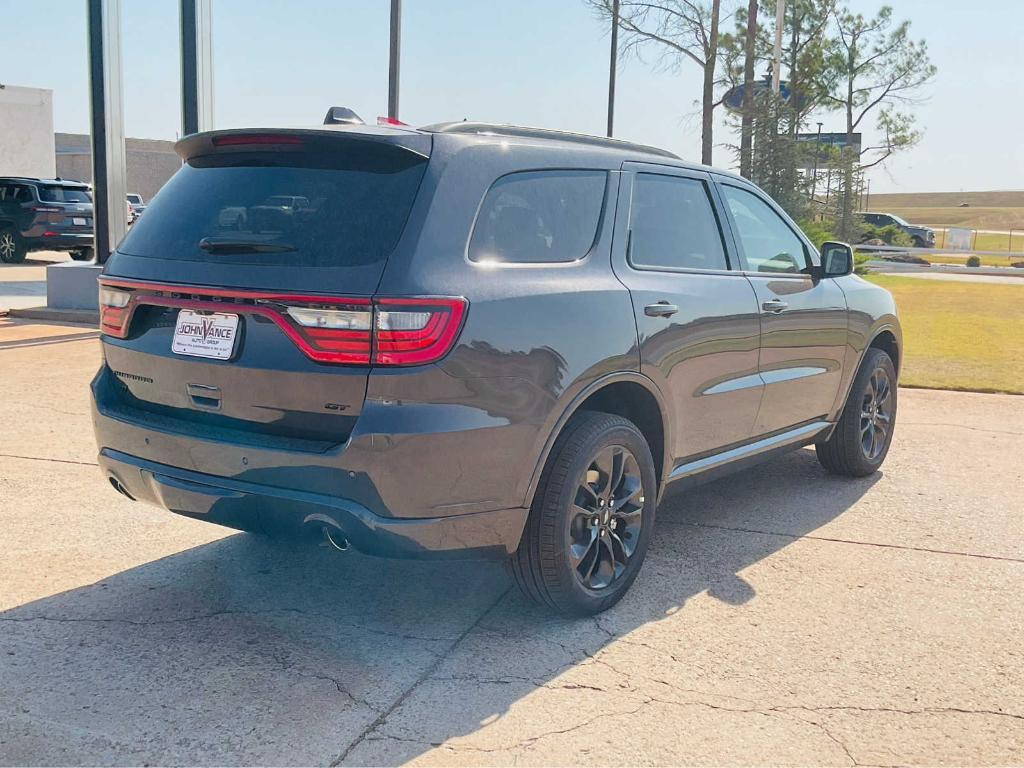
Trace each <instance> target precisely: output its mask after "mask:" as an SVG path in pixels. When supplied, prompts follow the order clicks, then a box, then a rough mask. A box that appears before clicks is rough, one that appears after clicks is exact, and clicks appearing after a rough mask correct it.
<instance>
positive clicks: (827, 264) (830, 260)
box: [821, 241, 853, 277]
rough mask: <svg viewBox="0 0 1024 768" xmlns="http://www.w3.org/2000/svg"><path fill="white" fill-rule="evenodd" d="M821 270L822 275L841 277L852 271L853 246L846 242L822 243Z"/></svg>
mask: <svg viewBox="0 0 1024 768" xmlns="http://www.w3.org/2000/svg"><path fill="white" fill-rule="evenodd" d="M821 272H822V276H823V277H842V276H843V275H848V274H850V273H851V272H853V248H851V247H850V246H849V245H847V244H846V243H837V242H831V241H830V242H827V243H822V244H821Z"/></svg>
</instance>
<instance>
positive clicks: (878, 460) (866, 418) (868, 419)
mask: <svg viewBox="0 0 1024 768" xmlns="http://www.w3.org/2000/svg"><path fill="white" fill-rule="evenodd" d="M883 386H884V391H883ZM895 428H896V367H895V366H894V365H893V363H892V359H891V358H890V357H889V355H888V354H886V353H885V352H884V351H883V350H881V349H875V348H874V347H872V348H870V349H868V351H867V353H866V354H865V355H864V361H863V362H862V363H861V366H860V370H858V371H857V377H856V378H855V379H854V382H853V386H852V387H851V388H850V394H849V396H848V397H847V398H846V405H845V406H844V407H843V412H842V414H840V416H839V421H838V423H837V424H836V427H835V429H834V430H833V431H832V435H831V436H830V437H829V439H828V440H826V441H825V442H823V443H818V444H817V445H815V446H814V447H815V450H816V452H817V454H818V461H819V462H821V465H822V466H823V467H824V468H825V469H827V470H828V471H829V472H831V473H832V474H835V475H845V476H846V477H866V476H867V475H870V474H872V473H874V472H877V471H878V468H879V467H881V466H882V462H884V461H885V457H886V455H887V454H888V453H889V445H890V444H891V443H892V435H893V432H894V430H895Z"/></svg>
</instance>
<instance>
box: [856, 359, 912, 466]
mask: <svg viewBox="0 0 1024 768" xmlns="http://www.w3.org/2000/svg"><path fill="white" fill-rule="evenodd" d="M877 368H883V369H884V370H885V372H886V373H887V374H888V376H889V385H890V387H892V422H891V423H890V424H889V431H888V433H887V434H886V436H885V446H884V447H883V448H882V452H881V453H880V454H878V456H877V458H875V459H874V460H870V459H868V457H867V456H865V455H864V451H863V450H862V449H861V444H860V408H861V403H862V402H863V400H864V393H865V390H866V389H867V385H868V381H869V380H870V378H871V374H873V373H874V372H875V370H876V369H877ZM898 389H899V388H898V387H897V382H896V366H895V365H893V362H892V358H890V357H889V355H887V354H886V353H885V352H884V351H882V350H880V349H876V348H874V347H872V348H871V349H869V350H868V354H867V355H865V357H864V364H863V365H862V366H861V368H860V370H859V371H858V372H857V380H856V381H855V382H854V386H853V390H852V391H851V392H850V397H849V399H848V400H847V404H846V410H845V412H844V413H843V418H844V419H846V420H847V423H846V425H845V426H846V431H847V434H850V435H853V439H854V441H855V443H856V444H855V445H854V446H851V448H852V449H855V450H856V454H855V460H856V462H857V463H858V464H859V467H858V469H860V470H861V471H862V472H864V473H865V474H868V473H870V472H874V471H876V470H877V469H878V468H879V467H881V466H882V464H883V462H885V457H886V456H888V454H889V447H890V446H891V445H892V438H893V435H894V433H895V431H896V418H897V414H898V411H899V399H898V398H899V396H898Z"/></svg>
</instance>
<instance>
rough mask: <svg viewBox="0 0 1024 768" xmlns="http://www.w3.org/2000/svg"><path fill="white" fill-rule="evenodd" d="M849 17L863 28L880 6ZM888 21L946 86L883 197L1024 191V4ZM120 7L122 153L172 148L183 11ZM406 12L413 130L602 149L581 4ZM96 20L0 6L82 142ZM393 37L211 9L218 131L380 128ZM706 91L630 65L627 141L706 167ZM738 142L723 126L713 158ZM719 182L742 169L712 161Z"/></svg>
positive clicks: (259, 3) (284, 13)
mask: <svg viewBox="0 0 1024 768" xmlns="http://www.w3.org/2000/svg"><path fill="white" fill-rule="evenodd" d="M848 3H849V5H850V6H851V7H852V8H853V9H854V10H856V11H860V12H862V13H864V14H871V13H873V12H874V11H876V10H877V8H878V7H879V6H880V5H881V2H880V0H879V1H878V2H872V0H848ZM736 4H737V0H723V7H726V8H731V7H734V6H735V5H736ZM889 4H890V5H892V7H893V9H894V15H895V16H896V18H898V19H910V20H911V31H912V35H913V37H915V38H923V39H925V40H927V42H928V46H929V50H930V54H931V57H932V61H933V62H934V63H935V65H936V66H937V67H938V75H937V77H936V78H935V80H934V81H933V82H932V83H931V84H930V85H929V86H928V87H927V89H926V90H925V92H924V96H925V99H924V100H923V101H922V102H921V103H919V104H915V105H913V107H912V110H913V111H914V113H915V114H916V115H917V118H918V124H919V127H920V128H921V129H923V131H924V137H923V139H922V141H921V142H920V144H918V145H917V146H916V147H915V148H913V149H911V150H909V151H907V152H906V153H904V154H903V155H901V156H898V157H894V158H892V159H891V160H890V161H889V162H888V163H887V164H886V165H885V166H884V167H881V168H877V169H874V170H873V171H872V172H871V174H870V175H869V178H870V182H871V191H872V192H942V191H970V190H990V189H1022V188H1024V141H1022V140H1021V139H1020V138H1019V134H1020V131H1021V130H1022V128H1024V80H1022V78H1021V77H1020V71H1019V70H1020V64H1021V61H1022V60H1024V59H1022V56H1024V54H1022V51H1024V46H1022V37H1024V0H975V2H973V3H970V4H965V3H962V2H956V3H954V2H952V0H889ZM744 5H745V3H744ZM123 7H124V19H123V45H124V51H123V57H124V69H125V80H124V83H125V85H124V89H125V90H124V99H125V129H126V135H128V136H133V137H140V138H158V139H163V138H165V139H173V138H175V137H176V134H177V132H178V131H179V130H180V127H179V126H180V120H181V118H180V94H179V91H180V79H179V77H180V75H179V66H180V64H179V58H178V56H179V54H178V1H177V0H123ZM403 7H404V10H403V20H402V77H401V109H400V117H401V118H402V119H403V120H405V121H406V122H408V123H411V124H413V125H423V124H427V123H433V122H440V121H445V120H460V119H463V118H469V119H472V120H484V121H490V122H510V123H517V124H522V125H534V126H541V127H546V128H558V129H562V130H572V131H580V132H584V133H594V134H599V135H603V133H604V130H605V120H606V108H607V78H608V45H609V40H608V34H607V33H608V30H607V29H606V25H605V24H603V23H601V22H600V21H598V20H597V19H596V18H595V16H594V15H593V14H592V12H591V11H590V10H589V9H588V8H587V7H586V5H585V4H584V2H583V0H504V2H500V1H499V0H404V4H403ZM85 8H86V2H85V0H0V18H2V19H4V23H3V25H0V51H3V52H4V56H3V64H0V83H5V84H10V85H23V86H34V87H40V88H49V89H52V90H53V91H54V127H55V130H57V131H65V132H73V133H85V132H87V131H88V121H89V102H88V73H87V40H86V19H85V16H86V13H85ZM966 8H970V9H971V10H970V12H968V11H967V10H965V9H966ZM388 20H389V2H388V0H276V1H275V0H213V41H214V42H213V45H214V98H215V106H214V123H215V126H216V127H218V128H229V127H252V126H260V127H273V126H289V125H303V124H306V125H309V124H319V123H320V122H321V121H322V119H323V115H324V113H325V112H326V111H327V107H329V106H331V105H339V106H348V107H351V108H353V109H355V111H356V112H358V113H359V114H360V115H362V116H363V118H364V119H365V120H367V122H370V121H372V120H374V119H375V118H376V117H377V116H378V115H382V114H385V113H386V111H387V71H388ZM726 24H728V25H729V26H731V23H729V22H726ZM700 87H701V74H700V70H699V68H698V67H696V66H695V65H693V64H688V63H686V62H684V63H683V64H682V65H681V66H680V67H678V68H677V69H675V70H670V71H665V70H663V69H659V68H658V67H656V66H654V65H653V58H648V59H647V60H641V59H637V58H636V57H630V58H626V59H624V60H622V61H621V62H620V66H619V76H618V97H617V100H616V108H615V109H616V123H615V135H616V136H617V137H618V138H623V139H629V140H633V141H639V142H643V143H647V144H654V145H657V146H661V147H665V148H668V149H670V150H673V151H674V152H676V153H678V154H679V155H680V156H681V157H683V158H686V159H691V160H699V159H700V115H699V99H700ZM815 120H821V121H822V122H823V123H824V125H823V129H822V130H823V131H826V132H827V131H830V130H831V131H839V130H843V117H842V115H841V114H840V113H838V112H832V113H823V114H822V115H821V116H818V117H816V118H815ZM868 134H869V135H868V136H867V137H866V138H868V139H870V131H868ZM732 140H733V136H732V135H731V134H730V133H729V132H728V131H727V129H726V127H725V126H724V124H723V123H722V120H721V116H720V119H719V121H718V126H717V128H716V136H715V142H716V144H720V143H724V142H731V141H732ZM714 164H715V165H717V166H719V167H723V168H733V167H734V166H735V164H736V161H735V158H734V156H733V154H732V152H731V150H729V149H728V148H727V147H716V149H715V156H714Z"/></svg>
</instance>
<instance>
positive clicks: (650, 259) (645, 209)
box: [629, 173, 729, 269]
mask: <svg viewBox="0 0 1024 768" xmlns="http://www.w3.org/2000/svg"><path fill="white" fill-rule="evenodd" d="M629 228H630V237H629V262H630V264H632V265H633V266H634V267H641V268H647V269H728V268H729V265H728V262H727V261H726V258H725V246H724V245H723V244H722V234H721V231H720V230H719V228H718V219H717V218H716V217H715V211H714V208H713V207H712V205H711V199H710V198H709V197H708V189H707V185H706V184H705V183H704V182H703V181H700V180H699V179H687V178H683V177H681V176H662V175H658V174H653V173H638V174H637V176H636V181H635V182H634V185H633V203H632V206H631V207H630V213H629Z"/></svg>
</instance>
